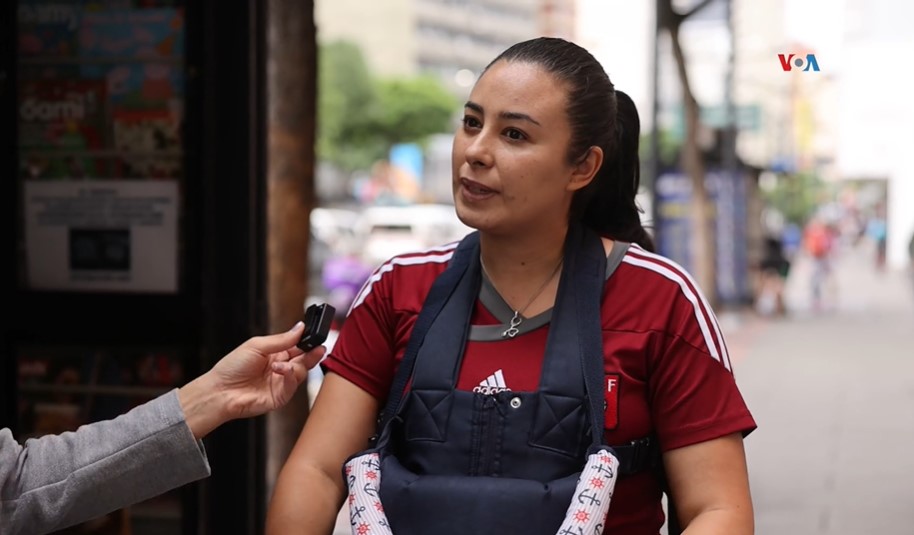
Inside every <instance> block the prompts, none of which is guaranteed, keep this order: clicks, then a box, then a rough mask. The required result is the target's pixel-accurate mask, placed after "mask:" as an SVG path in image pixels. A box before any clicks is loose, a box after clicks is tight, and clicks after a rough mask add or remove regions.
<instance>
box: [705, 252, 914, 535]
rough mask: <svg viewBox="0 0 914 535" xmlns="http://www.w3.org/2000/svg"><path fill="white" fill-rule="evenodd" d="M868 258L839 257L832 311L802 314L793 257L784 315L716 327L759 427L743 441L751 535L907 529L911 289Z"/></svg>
mask: <svg viewBox="0 0 914 535" xmlns="http://www.w3.org/2000/svg"><path fill="white" fill-rule="evenodd" d="M871 258H872V256H871V254H870V252H869V249H868V247H866V245H865V244H864V245H862V246H861V250H860V251H846V252H845V253H844V254H843V255H842V257H841V258H840V259H839V261H838V262H837V263H836V268H835V282H836V284H834V285H833V286H832V295H833V297H832V298H833V301H832V308H831V309H830V310H826V311H824V312H819V313H813V312H812V311H811V310H810V307H809V298H808V294H809V290H808V277H809V273H810V266H809V264H808V263H807V262H805V261H803V260H802V259H801V260H798V261H797V262H796V265H795V268H794V270H793V272H792V273H791V280H790V281H789V282H788V286H787V299H788V303H790V306H792V308H793V311H792V313H791V316H790V317H789V318H788V319H782V320H770V321H768V320H760V319H757V318H754V319H746V320H743V321H742V322H740V323H741V324H739V325H736V326H735V328H728V326H726V325H725V327H724V328H725V329H726V330H727V332H728V333H730V345H731V351H732V353H734V356H735V358H736V359H738V362H737V363H736V364H735V370H736V374H737V381H738V382H739V384H740V386H741V388H742V391H743V394H744V396H745V398H746V400H747V402H748V404H749V406H750V408H751V410H752V411H753V414H754V415H755V418H756V420H757V422H758V424H759V428H758V430H756V431H755V432H754V433H753V434H752V435H750V436H749V438H748V439H747V441H746V447H747V451H748V455H749V469H750V476H751V484H752V494H753V501H754V504H755V514H756V533H758V534H761V535H768V534H772V535H774V534H776V535H810V534H823V535H824V534H828V535H860V534H870V533H879V534H880V535H891V534H897V535H902V534H910V533H914V455H912V452H914V289H912V288H911V285H910V282H909V281H908V279H907V278H906V276H905V275H906V274H905V273H898V272H896V273H888V274H881V275H877V274H876V273H875V271H874V269H873V268H872V263H871V261H870V259H871ZM721 319H722V320H724V318H721ZM730 323H732V319H731V321H730Z"/></svg>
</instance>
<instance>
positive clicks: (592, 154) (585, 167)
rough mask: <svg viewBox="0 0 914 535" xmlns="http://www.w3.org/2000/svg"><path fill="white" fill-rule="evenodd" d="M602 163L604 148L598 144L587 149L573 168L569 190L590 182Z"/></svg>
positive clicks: (582, 186)
mask: <svg viewBox="0 0 914 535" xmlns="http://www.w3.org/2000/svg"><path fill="white" fill-rule="evenodd" d="M602 165H603V149H601V148H600V147H596V146H594V147H590V148H589V149H587V154H585V155H584V157H583V158H581V159H580V161H578V163H576V164H575V166H574V168H573V169H572V170H571V178H570V180H569V181H568V186H567V188H566V189H567V190H568V191H577V190H579V189H582V188H584V187H585V186H587V184H590V182H591V181H592V180H593V177H595V176H596V175H597V171H599V170H600V167H601V166H602Z"/></svg>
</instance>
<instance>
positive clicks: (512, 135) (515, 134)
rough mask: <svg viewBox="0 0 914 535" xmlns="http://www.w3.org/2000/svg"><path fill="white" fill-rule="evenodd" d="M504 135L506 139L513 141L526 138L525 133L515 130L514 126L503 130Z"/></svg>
mask: <svg viewBox="0 0 914 535" xmlns="http://www.w3.org/2000/svg"><path fill="white" fill-rule="evenodd" d="M505 135H506V136H508V139H511V140H514V141H521V140H524V139H527V136H526V134H524V133H523V132H521V131H520V130H517V129H516V128H509V129H507V130H505Z"/></svg>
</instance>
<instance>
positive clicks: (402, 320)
mask: <svg viewBox="0 0 914 535" xmlns="http://www.w3.org/2000/svg"><path fill="white" fill-rule="evenodd" d="M638 136H639V123H638V117H637V112H636V111H635V108H634V105H633V104H632V102H631V100H630V99H629V98H628V97H627V96H625V95H624V94H622V93H620V92H615V91H614V89H613V86H612V84H611V82H610V81H609V79H608V77H607V75H606V73H605V72H604V70H603V69H602V67H601V66H600V64H599V63H598V62H597V61H596V60H595V59H594V58H593V57H592V56H591V55H590V54H589V53H587V51H585V50H584V49H582V48H580V47H578V46H576V45H574V44H571V43H568V42H566V41H563V40H560V39H551V38H540V39H534V40H531V41H527V42H524V43H520V44H518V45H515V46H513V47H511V48H510V49H508V50H507V51H505V52H504V53H502V54H501V55H500V56H499V57H498V58H496V59H495V60H494V61H493V62H492V63H491V64H490V65H489V66H488V67H487V69H486V70H485V72H484V73H483V74H482V76H481V77H480V79H479V80H478V81H477V83H476V85H475V87H474V88H473V91H472V93H471V94H470V98H469V101H468V102H467V103H466V106H465V116H464V119H463V124H462V126H461V127H460V128H459V129H458V131H457V133H456V137H455V139H454V148H453V189H454V200H455V205H456V210H457V215H458V216H459V217H460V219H461V220H462V221H463V222H464V223H465V224H467V225H469V226H470V227H473V228H476V229H478V251H479V252H478V257H479V262H478V263H474V265H477V266H479V271H480V272H481V274H482V276H481V279H482V281H481V283H480V284H479V285H478V286H477V287H478V288H479V290H478V292H479V298H478V299H477V300H476V301H475V303H474V304H473V305H472V313H471V317H470V319H469V322H470V324H471V325H472V328H471V329H469V331H470V333H469V335H464V342H463V343H464V344H465V345H464V346H461V347H462V355H461V357H460V361H459V367H458V373H457V377H456V378H455V382H454V384H455V389H456V391H459V392H472V393H473V395H475V396H477V398H476V399H477V401H480V404H481V405H484V404H485V400H487V399H493V400H494V399H496V398H498V399H499V400H500V399H502V398H501V397H500V396H508V397H510V396H513V395H514V394H515V393H516V394H518V395H520V393H524V392H531V391H536V390H537V389H538V386H539V385H540V379H541V375H543V376H545V372H542V374H541V371H542V370H544V369H545V368H544V365H545V364H547V363H554V362H555V360H548V359H549V358H552V359H555V358H559V359H560V358H561V356H559V357H552V356H549V357H547V356H544V348H545V347H546V346H547V343H548V340H550V338H549V331H550V324H551V323H555V322H556V321H554V320H558V321H559V322H560V321H561V320H562V317H561V316H558V315H557V316H555V317H554V318H553V316H551V310H552V308H553V306H554V305H557V303H558V302H559V301H560V300H561V298H562V294H561V292H559V289H560V288H561V287H563V286H561V285H560V283H559V281H560V280H562V281H565V279H566V278H565V277H563V271H564V267H565V262H564V260H563V259H565V258H566V257H568V258H571V256H568V254H567V253H569V251H566V250H565V244H566V242H567V238H568V237H569V236H570V235H571V234H572V229H576V228H579V227H581V226H583V227H586V228H588V229H590V231H592V232H594V233H596V234H599V235H600V236H601V237H602V239H596V238H595V239H596V240H597V241H596V243H597V244H598V245H597V247H599V246H601V245H602V250H601V251H600V253H601V254H604V253H605V254H606V255H607V260H606V264H605V265H606V272H607V275H608V276H607V278H606V279H605V285H604V286H603V296H602V301H601V304H600V307H601V308H600V310H601V312H600V316H601V317H600V320H599V321H600V324H601V325H602V338H601V340H602V344H603V353H604V355H603V362H604V372H605V374H604V377H603V379H604V381H603V384H604V385H605V391H604V392H603V394H604V400H605V404H604V407H605V409H606V410H605V413H604V414H603V418H604V426H605V430H604V437H603V438H604V442H605V443H606V444H610V445H615V444H626V443H628V442H629V441H632V440H637V439H641V438H643V437H646V436H653V437H656V440H657V441H658V442H659V446H660V450H661V451H662V461H663V466H664V467H665V472H666V475H667V479H668V483H669V486H670V489H671V492H672V495H673V496H674V498H675V503H676V508H677V512H678V515H679V519H680V522H681V523H682V524H683V525H684V527H685V528H686V531H685V533H726V534H744V533H752V530H753V519H752V505H751V500H750V497H749V489H748V477H747V471H746V462H745V455H744V451H743V443H742V437H743V436H744V435H745V434H746V433H748V432H750V431H751V430H752V429H754V427H755V423H754V421H753V420H752V417H751V415H750V414H749V412H748V410H747V409H746V407H745V404H744V403H743V401H742V398H741V396H740V394H739V392H738V390H737V388H736V385H735V382H734V380H733V375H732V372H731V370H730V362H729V357H728V354H727V350H726V347H725V345H724V342H723V339H722V338H721V336H720V330H719V328H718V327H717V323H716V319H715V318H714V315H713V313H712V312H711V310H710V309H709V308H708V307H707V303H706V302H705V300H704V299H703V297H701V295H700V294H699V293H698V291H697V288H696V287H695V285H694V283H693V281H692V280H691V278H689V277H688V276H687V275H686V274H685V273H683V272H682V270H681V269H680V268H678V267H677V266H675V265H674V264H672V263H671V262H669V261H667V260H665V259H663V258H661V257H659V256H657V255H654V254H652V253H649V252H648V251H647V250H648V249H650V245H651V244H650V239H649V237H648V235H647V233H646V232H645V230H644V228H643V227H642V226H641V223H640V219H639V211H638V208H637V206H636V204H635V194H636V191H637V188H638V182H639V176H638V156H637V148H638ZM568 243H570V242H568ZM627 243H634V244H638V245H632V246H631V247H627ZM453 253H454V246H453V245H451V246H444V247H441V248H438V249H434V250H431V251H426V252H422V253H416V254H409V255H402V256H398V257H396V258H394V259H392V260H390V261H389V262H387V263H386V264H384V265H382V266H381V267H380V268H379V269H378V270H377V271H375V273H374V274H373V275H372V277H371V278H370V279H369V281H368V283H366V286H365V287H364V288H363V289H362V291H361V293H360V294H359V296H358V297H357V299H356V301H355V303H354V306H353V308H352V310H351V312H350V316H349V319H348V320H347V323H346V326H345V327H344V328H343V330H342V332H341V333H340V338H339V340H338V342H337V344H336V346H335V347H334V351H333V352H332V355H331V356H330V357H329V358H328V360H327V361H326V369H327V371H328V375H327V378H326V379H325V382H324V384H323V386H322V388H321V392H320V395H319V396H318V399H317V400H316V403H315V406H314V409H313V412H312V414H311V416H310V418H309V420H308V423H307V425H306V426H305V428H304V430H303V431H302V435H301V437H300V439H299V441H298V443H297V444H296V446H295V448H294V450H293V452H292V454H291V455H290V458H289V460H288V462H287V463H286V465H285V467H284V468H283V470H282V473H281V475H280V477H279V480H278V482H277V487H276V491H275V495H274V496H273V499H272V502H271V504H270V510H269V514H268V522H267V531H268V533H272V534H280V533H281V534H288V533H321V534H326V533H330V532H331V530H332V526H333V523H334V519H335V517H336V512H337V511H338V509H339V506H340V504H341V503H342V501H343V499H344V497H345V490H346V489H345V488H344V487H345V485H344V482H343V480H342V478H341V476H340V467H341V466H342V464H343V462H344V461H345V460H346V459H347V458H348V457H349V456H351V455H352V454H354V453H356V452H359V451H361V450H364V449H365V448H366V446H367V445H368V443H369V439H370V437H372V435H373V434H374V433H375V432H376V425H377V417H378V414H379V411H380V410H381V408H382V407H383V403H384V401H385V400H386V399H387V397H388V391H389V390H390V388H391V382H392V380H393V377H394V373H395V369H396V367H397V365H398V363H399V361H400V360H401V359H402V358H403V354H404V351H405V348H406V346H407V343H408V341H409V338H410V334H411V331H412V329H413V326H414V323H415V322H416V318H417V315H418V313H419V311H420V309H421V308H422V305H423V302H424V301H425V298H426V294H428V292H429V288H430V287H431V286H432V283H433V281H434V280H435V279H436V278H437V277H438V275H439V274H441V273H442V272H444V271H445V269H446V268H447V266H448V262H449V261H450V259H451V257H452V255H453ZM571 253H574V251H571ZM601 265H602V264H601ZM600 275H601V276H602V272H601V274H600ZM602 281H603V279H602V278H601V279H600V284H604V283H603V282H602ZM565 323H566V324H567V321H565ZM437 342H438V341H437V340H436V339H435V338H434V337H432V338H431V339H429V338H427V339H426V345H430V346H432V347H433V348H435V349H441V350H447V349H449V346H448V347H444V346H437V345H436V344H437ZM423 358H424V357H423V354H422V353H421V351H420V354H419V357H418V358H417V360H416V365H417V366H421V365H422V363H423ZM425 360H428V357H426V358H425ZM565 367H566V368H567V369H568V370H571V371H570V372H569V373H575V368H576V366H575V365H574V363H573V362H570V363H568V365H567V366H565ZM577 368H580V366H577ZM550 373H552V372H550ZM414 379H415V376H414ZM411 388H413V389H415V388H416V385H415V384H412V385H411ZM511 401H512V402H513V401H514V398H513V397H512V398H511ZM518 405H519V401H518ZM431 412H434V409H433V408H432V409H430V413H431ZM407 420H408V418H407ZM451 420H454V416H453V415H452V416H451ZM407 423H409V422H407ZM475 424H476V422H473V425H475ZM474 429H475V428H474ZM473 433H474V436H475V433H476V431H474V432H473ZM455 435H456V434H455ZM452 438H453V439H454V440H457V439H458V438H459V437H456V436H455V437H452V436H448V438H447V440H446V442H447V441H450V440H451V439H452ZM521 438H522V439H523V437H521ZM574 438H575V440H577V439H578V437H574ZM502 439H504V440H505V441H510V440H515V441H516V437H515V436H513V435H510V434H505V435H500V436H499V438H498V440H502ZM580 440H581V441H584V440H586V439H585V438H583V437H581V438H580ZM489 446H492V444H488V445H486V446H485V447H489ZM474 447H475V446H474ZM498 447H500V443H499V445H498ZM486 451H488V450H486ZM522 456H523V454H522V455H520V457H522ZM517 457H519V456H518V455H513V457H512V456H508V455H506V456H504V457H502V458H500V464H499V465H498V467H496V468H492V471H493V474H492V475H499V476H500V475H506V476H509V477H525V475H524V474H523V472H524V466H523V463H520V465H521V466H520V467H513V468H511V470H513V471H514V472H513V473H511V474H502V473H499V472H498V471H499V470H500V469H501V468H502V467H503V466H507V465H509V464H510V463H511V462H512V461H516V459H517ZM461 462H462V461H461ZM579 462H581V463H582V462H583V460H582V459H580V460H579ZM471 464H473V466H474V467H475V466H476V465H477V464H479V463H478V462H477V460H474V461H473V463H471ZM515 464H517V463H515ZM528 464H532V463H528ZM426 468H427V469H428V471H429V472H435V471H436V467H435V466H431V467H426ZM535 468H538V467H532V466H531V467H530V469H531V470H535ZM450 469H451V468H447V470H450ZM474 469H475V468H473V469H468V470H469V471H468V473H472V472H473V470H474ZM518 472H519V473H518ZM382 482H383V479H382ZM661 488H662V487H661V482H660V481H659V478H658V477H657V475H656V473H655V472H654V471H652V470H641V471H639V472H637V473H634V474H632V475H629V476H626V477H622V478H621V479H620V480H619V481H618V484H617V485H616V488H615V494H614V496H613V499H612V507H611V509H610V512H609V515H608V518H607V520H606V526H605V531H604V533H607V534H631V535H634V534H639V535H640V534H653V535H656V534H657V533H658V532H659V530H660V528H661V525H662V524H663V513H662V509H661ZM387 505H388V504H386V503H385V504H384V508H385V509H388V507H387ZM388 512H390V511H389V510H388ZM531 512H532V511H531ZM392 520H394V519H393V518H392ZM466 522H467V525H466V526H465V531H466V532H467V533H471V532H478V531H477V530H476V529H475V526H474V525H473V523H472V522H473V519H471V518H468V519H466ZM394 533H395V534H396V523H394Z"/></svg>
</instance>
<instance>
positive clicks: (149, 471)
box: [0, 390, 210, 535]
mask: <svg viewBox="0 0 914 535" xmlns="http://www.w3.org/2000/svg"><path fill="white" fill-rule="evenodd" d="M209 473H210V471H209V464H208V463H207V460H206V455H205V454H204V452H203V448H202V444H200V443H199V442H197V440H196V439H194V436H193V434H192V433H191V431H190V428H188V426H187V424H186V423H185V421H184V415H183V413H182V411H181V405H180V404H179V402H178V396H177V390H173V391H171V392H169V393H167V394H165V395H163V396H161V397H159V398H157V399H155V400H153V401H150V402H149V403H146V404H144V405H141V406H139V407H136V408H135V409H133V410H132V411H130V412H128V413H127V414H124V415H121V416H118V417H117V418H115V419H114V420H108V421H104V422H96V423H94V424H90V425H84V426H82V427H80V428H79V429H78V430H76V431H75V432H68V433H63V434H60V435H48V436H44V437H41V438H37V439H30V440H27V441H26V443H25V445H24V446H20V445H19V443H18V442H16V440H15V439H14V438H13V436H12V434H11V433H10V431H9V430H8V429H3V430H2V431H0V534H2V535H9V534H14V533H47V532H50V531H54V530H57V529H60V528H63V527H65V526H70V525H73V524H76V523H78V522H81V521H83V520H88V519H90V518H94V517H97V516H100V515H103V514H106V513H109V512H111V511H114V510H116V509H119V508H121V507H123V506H125V505H129V504H131V503H136V502H139V501H143V500H145V499H148V498H151V497H153V496H156V495H158V494H161V493H163V492H166V491H168V490H171V489H173V488H175V487H179V486H181V485H184V484H186V483H189V482H191V481H196V480H198V479H201V478H204V477H206V476H208V475H209Z"/></svg>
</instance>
